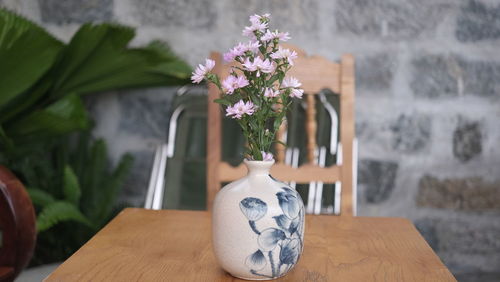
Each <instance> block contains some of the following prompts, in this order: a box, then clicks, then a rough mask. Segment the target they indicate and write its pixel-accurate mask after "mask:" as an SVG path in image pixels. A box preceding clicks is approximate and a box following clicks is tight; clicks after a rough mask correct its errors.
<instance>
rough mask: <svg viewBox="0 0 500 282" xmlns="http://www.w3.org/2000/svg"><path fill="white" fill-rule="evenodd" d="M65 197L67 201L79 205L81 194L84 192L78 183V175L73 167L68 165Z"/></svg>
mask: <svg viewBox="0 0 500 282" xmlns="http://www.w3.org/2000/svg"><path fill="white" fill-rule="evenodd" d="M63 192H64V197H65V198H66V200H67V201H69V202H71V203H73V204H74V205H77V206H78V202H79V200H80V196H81V194H82V192H81V190H80V184H79V183H78V178H77V177H76V175H75V173H74V172H73V169H72V168H71V167H70V166H69V165H66V166H65V167H64V183H63Z"/></svg>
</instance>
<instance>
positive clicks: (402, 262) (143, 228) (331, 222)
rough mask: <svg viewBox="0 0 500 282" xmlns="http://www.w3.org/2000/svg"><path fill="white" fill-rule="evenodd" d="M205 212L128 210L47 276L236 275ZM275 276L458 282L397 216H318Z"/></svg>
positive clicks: (129, 278)
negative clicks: (292, 262)
mask: <svg viewBox="0 0 500 282" xmlns="http://www.w3.org/2000/svg"><path fill="white" fill-rule="evenodd" d="M210 238H211V231H210V213H209V212H206V211H175V210H160V211H153V210H143V209H126V210H124V211H122V212H121V213H120V214H119V215H118V216H117V217H116V218H115V219H114V220H113V221H112V222H111V223H109V224H108V225H107V226H106V227H105V228H104V229H103V230H101V231H100V232H99V233H98V234H97V235H96V236H95V237H93V238H92V239H91V240H90V241H89V242H88V243H87V244H86V245H84V246H83V247H82V248H81V249H80V250H78V251H77V252H76V253H75V254H74V255H73V256H71V257H70V258H69V259H68V260H67V261H66V262H64V263H63V264H62V265H61V266H59V267H58V268H57V269H56V270H55V271H54V272H53V273H52V274H50V275H49V276H48V277H47V278H46V279H45V281H240V280H239V279H237V278H233V277H232V276H230V275H229V274H227V273H225V272H224V271H223V270H222V269H221V268H220V267H219V266H218V265H217V263H216V260H215V257H214V255H213V253H212V247H211V243H210ZM277 280H279V281H456V280H455V278H454V277H453V275H451V273H450V272H449V271H448V269H447V268H446V267H445V266H444V265H443V263H442V262H441V261H440V259H439V258H438V257H437V256H436V255H435V254H434V252H433V251H432V249H431V248H430V247H429V245H427V243H426V242H425V240H424V239H423V238H422V237H421V236H420V234H419V233H418V231H417V230H416V229H415V227H414V226H413V224H412V223H411V222H410V221H408V220H406V219H402V218H373V217H349V216H341V217H336V216H327V215H315V216H307V218H306V235H305V249H304V253H303V255H302V257H301V258H300V260H299V262H298V264H297V266H296V267H295V269H294V270H292V271H291V272H290V273H289V274H288V275H286V276H285V277H283V278H281V279H277Z"/></svg>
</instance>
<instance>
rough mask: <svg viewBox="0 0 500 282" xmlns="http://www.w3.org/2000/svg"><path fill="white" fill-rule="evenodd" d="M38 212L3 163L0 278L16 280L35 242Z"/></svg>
mask: <svg viewBox="0 0 500 282" xmlns="http://www.w3.org/2000/svg"><path fill="white" fill-rule="evenodd" d="M35 222H36V219H35V211H34V209H33V205H32V203H31V199H30V197H29V195H28V193H27V192H26V189H25V188H24V186H23V184H22V183H21V182H20V181H19V180H18V179H17V178H16V177H15V176H14V174H12V172H10V171H9V170H8V169H6V168H5V167H2V166H0V233H1V236H0V281H13V280H14V279H15V278H16V276H17V275H18V274H19V273H20V272H21V270H22V269H23V268H24V267H25V266H26V265H27V264H28V262H29V260H30V259H31V256H32V255H33V249H34V247H35V241H36V228H35V226H36V225H35Z"/></svg>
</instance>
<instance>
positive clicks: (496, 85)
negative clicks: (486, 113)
mask: <svg viewBox="0 0 500 282" xmlns="http://www.w3.org/2000/svg"><path fill="white" fill-rule="evenodd" d="M458 62H459V65H460V68H461V69H462V76H461V79H462V80H463V84H464V92H465V94H469V95H475V96H480V97H497V98H498V97H500V80H499V79H498V78H499V77H500V62H498V61H471V60H464V59H460V58H459V59H458Z"/></svg>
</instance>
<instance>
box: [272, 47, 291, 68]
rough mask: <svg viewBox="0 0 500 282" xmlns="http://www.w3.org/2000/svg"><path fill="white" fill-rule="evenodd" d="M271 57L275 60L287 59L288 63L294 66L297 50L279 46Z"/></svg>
mask: <svg viewBox="0 0 500 282" xmlns="http://www.w3.org/2000/svg"><path fill="white" fill-rule="evenodd" d="M271 58H273V59H275V60H280V59H283V60H287V61H288V63H289V64H290V65H292V66H293V60H295V59H297V52H295V51H292V50H290V49H284V48H281V46H279V47H278V51H276V52H274V53H272V54H271Z"/></svg>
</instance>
